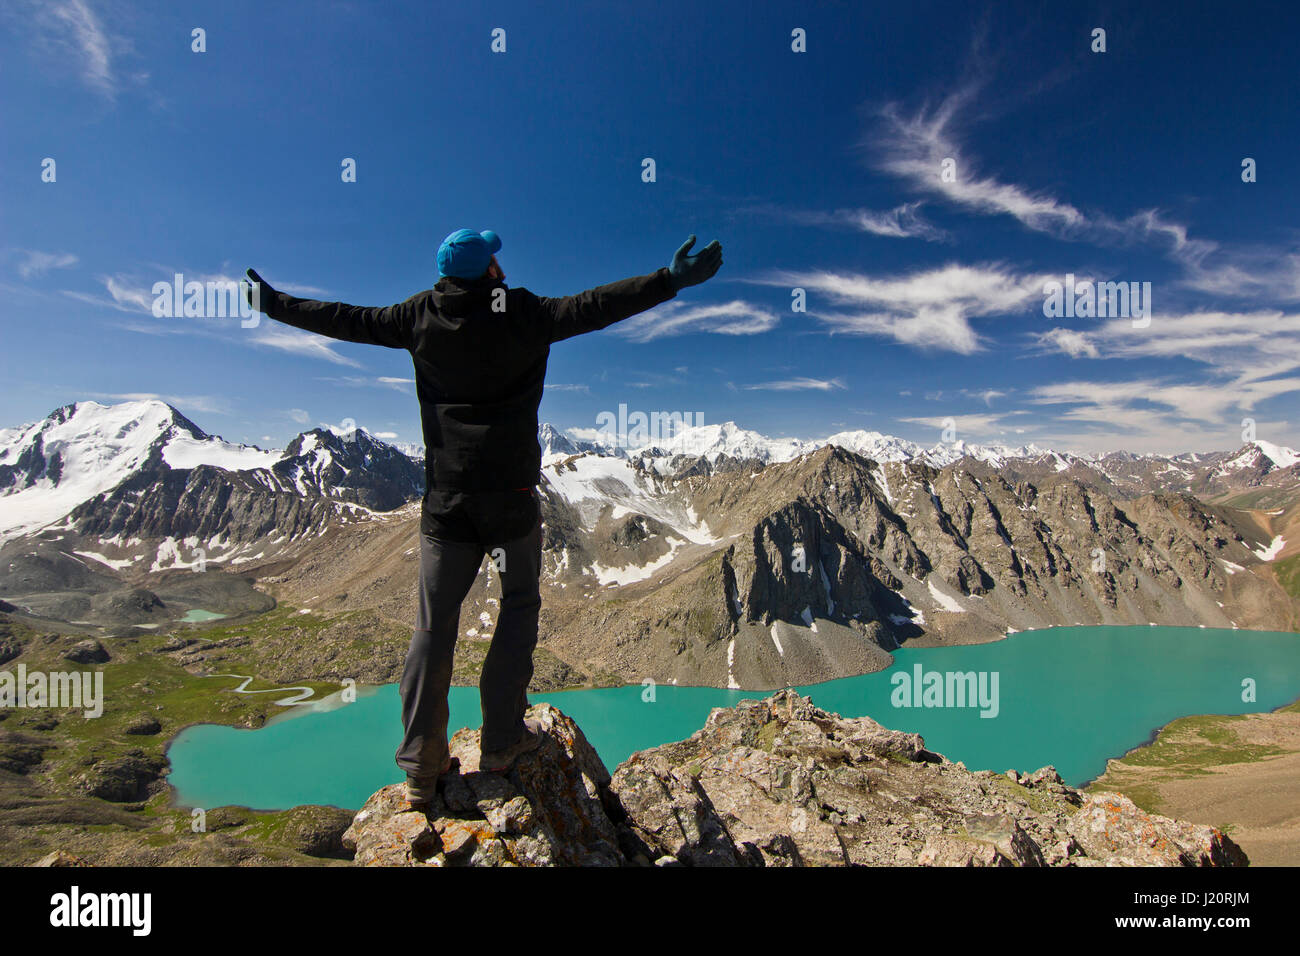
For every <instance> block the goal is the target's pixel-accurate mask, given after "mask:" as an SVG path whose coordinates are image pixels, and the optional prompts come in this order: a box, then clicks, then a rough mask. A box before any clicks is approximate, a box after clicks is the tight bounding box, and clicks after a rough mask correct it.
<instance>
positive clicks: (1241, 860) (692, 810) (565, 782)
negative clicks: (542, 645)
mask: <svg viewBox="0 0 1300 956" xmlns="http://www.w3.org/2000/svg"><path fill="white" fill-rule="evenodd" d="M530 715H531V716H533V717H535V718H536V719H538V720H539V721H540V722H541V724H542V726H543V727H544V728H545V731H546V737H545V739H544V741H543V744H542V746H541V747H540V748H539V749H538V750H536V751H534V752H532V753H529V754H525V755H524V756H522V757H521V758H519V760H518V761H517V762H516V763H515V764H514V765H513V766H512V767H511V768H510V769H509V770H508V771H506V772H497V773H485V772H480V771H479V769H478V765H477V755H478V734H477V732H476V731H468V730H463V731H461V732H460V733H458V734H457V735H456V736H455V738H454V739H453V741H452V753H453V754H455V755H456V756H458V758H459V759H460V761H461V768H460V770H459V772H457V773H455V774H452V775H448V776H447V777H444V778H443V779H442V781H440V783H439V793H438V795H437V796H436V797H435V798H434V800H433V802H432V803H431V804H430V805H429V806H428V807H427V808H425V809H422V810H414V809H411V808H410V807H409V805H407V804H406V802H405V799H404V795H403V793H404V790H403V785H401V784H394V785H392V786H389V787H385V788H383V789H382V790H380V791H378V792H377V793H375V794H374V795H373V796H372V797H371V798H370V799H369V800H368V801H366V804H365V806H364V807H362V809H361V810H360V811H359V812H358V813H357V815H356V817H355V818H354V819H353V821H352V824H351V826H350V827H349V828H348V830H347V832H346V833H345V834H344V837H343V845H344V847H345V848H346V849H347V850H349V851H350V852H352V854H353V862H354V863H356V864H359V865H368V866H440V867H441V866H556V865H583V866H626V865H640V866H660V867H663V866H747V867H748V866H896V865H912V866H963V867H965V866H1084V867H1086V866H1242V865H1246V864H1247V863H1248V860H1247V859H1246V855H1245V854H1244V853H1243V852H1242V851H1241V849H1240V848H1239V847H1238V846H1237V845H1236V844H1235V843H1233V841H1232V840H1231V838H1230V837H1228V836H1227V835H1226V834H1224V833H1222V832H1221V831H1219V830H1217V829H1215V828H1213V827H1208V826H1199V825H1195V824H1189V823H1185V822H1182V821H1178V820H1173V819H1170V818H1168V817H1161V816H1157V815H1154V814H1148V813H1145V812H1143V811H1141V810H1139V809H1138V808H1137V807H1135V806H1134V805H1133V803H1132V802H1131V801H1129V800H1128V799H1127V798H1125V797H1123V796H1120V795H1119V794H1114V793H1097V794H1089V793H1084V792H1081V791H1079V790H1075V789H1073V788H1071V787H1067V786H1065V785H1064V784H1063V783H1062V782H1061V780H1060V777H1059V776H1058V775H1057V774H1056V772H1055V770H1053V769H1052V768H1051V767H1044V768H1042V769H1041V770H1038V771H1036V772H1034V773H1031V774H1021V773H1018V772H1016V771H1015V770H1009V771H1007V773H1006V774H1005V775H999V774H996V773H993V772H990V771H983V772H978V773H972V772H971V771H968V770H967V769H966V768H965V767H964V766H962V765H961V764H959V763H958V764H954V763H950V762H949V761H947V760H946V759H944V758H943V757H942V756H941V755H939V754H935V753H932V752H930V751H928V750H926V749H925V743H924V741H923V740H922V739H921V738H920V737H919V736H917V735H916V734H904V733H899V732H897V731H892V730H888V729H886V728H884V727H882V726H880V725H879V724H877V723H876V722H875V721H873V720H871V719H870V718H865V717H864V718H857V719H853V720H846V719H844V718H842V717H840V716H838V715H836V714H831V713H827V712H826V711H823V710H821V709H819V708H817V707H815V706H814V705H813V703H812V702H811V701H810V700H809V699H807V698H805V697H800V696H799V695H798V694H795V693H794V692H793V691H781V692H779V693H777V694H774V695H772V696H771V697H768V698H767V699H765V700H748V701H742V702H741V703H739V704H738V705H737V706H736V707H733V708H718V709H715V710H714V711H713V712H712V713H711V714H710V715H709V718H708V721H707V722H706V724H705V726H704V728H703V729H701V730H700V731H698V732H697V733H695V734H694V735H693V736H692V737H690V738H689V739H688V740H684V741H680V742H677V743H672V744H665V745H663V746H660V747H655V748H653V749H651V750H646V751H641V752H639V753H636V754H633V755H632V756H631V757H630V758H629V759H628V760H627V761H625V762H624V763H623V764H621V765H620V766H619V767H617V768H616V769H615V770H614V772H613V773H612V774H611V773H610V772H609V771H608V770H607V769H606V768H605V766H604V765H603V764H602V763H601V761H600V758H599V757H598V756H597V755H596V752H595V751H594V750H593V749H592V747H591V745H590V744H589V743H588V742H587V740H586V738H585V736H584V735H583V734H582V731H581V730H580V729H579V728H578V726H577V725H576V724H575V723H574V722H573V721H572V720H570V719H569V718H568V717H566V716H565V715H564V714H563V713H561V712H560V711H558V710H556V709H555V708H554V707H551V706H550V705H546V704H543V705H538V706H536V707H533V708H531V710H530Z"/></svg>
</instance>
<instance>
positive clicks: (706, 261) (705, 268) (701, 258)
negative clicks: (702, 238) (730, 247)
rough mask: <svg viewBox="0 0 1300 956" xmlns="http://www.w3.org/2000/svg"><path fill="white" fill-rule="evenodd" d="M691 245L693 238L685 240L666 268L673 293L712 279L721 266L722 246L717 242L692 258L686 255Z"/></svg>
mask: <svg viewBox="0 0 1300 956" xmlns="http://www.w3.org/2000/svg"><path fill="white" fill-rule="evenodd" d="M693 245H695V236H691V237H690V238H689V239H687V240H686V242H685V243H684V244H683V245H682V247H681V248H680V249H678V250H677V252H675V253H674V254H673V261H672V264H671V265H669V266H668V278H669V280H670V281H671V282H672V284H673V289H674V290H675V291H681V290H682V289H685V288H686V287H687V286H692V285H699V284H700V283H701V282H705V281H707V280H709V279H711V278H713V274H714V273H715V272H717V271H718V269H719V268H720V267H721V266H722V245H721V244H720V243H719V242H718V240H716V239H714V240H713V241H712V242H710V243H709V244H708V245H707V246H705V247H704V248H703V249H701V250H700V251H699V252H698V253H696V254H695V255H693V256H691V255H687V253H688V252H690V249H691V246H693Z"/></svg>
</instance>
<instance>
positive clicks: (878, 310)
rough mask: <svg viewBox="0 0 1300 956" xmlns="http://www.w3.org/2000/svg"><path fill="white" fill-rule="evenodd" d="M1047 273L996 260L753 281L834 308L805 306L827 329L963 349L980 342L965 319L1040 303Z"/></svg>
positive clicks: (978, 346) (977, 347)
mask: <svg viewBox="0 0 1300 956" xmlns="http://www.w3.org/2000/svg"><path fill="white" fill-rule="evenodd" d="M1047 278H1048V277H1046V276H1028V275H1019V274H1016V273H1014V272H1012V271H1011V270H1010V269H1009V268H1007V267H1005V266H1001V265H982V266H965V265H955V264H954V265H947V266H943V267H940V268H937V269H929V270H925V271H921V272H914V273H910V274H907V275H903V276H897V277H895V276H889V277H875V276H865V275H857V274H850V273H837V272H829V271H818V272H782V273H776V274H774V275H772V276H770V277H767V278H765V279H760V280H758V281H760V282H761V283H763V284H766V285H777V286H790V287H799V288H803V289H806V290H808V291H809V292H810V293H813V294H817V295H820V296H822V297H824V298H825V299H826V300H827V301H828V302H829V303H830V304H831V305H832V306H836V307H839V308H838V310H828V309H822V308H820V306H814V307H812V308H810V309H809V312H808V314H809V315H810V316H812V317H813V318H815V319H816V320H817V321H819V322H821V323H822V324H823V325H825V326H826V327H827V328H828V329H829V330H830V331H831V332H837V333H842V334H846V335H870V336H876V337H879V338H885V339H892V340H893V341H895V342H899V343H901V344H904V345H912V346H916V347H919V348H932V349H939V350H943V351H950V352H957V353H959V354H962V355H969V354H972V353H974V352H978V351H980V350H981V349H982V348H983V347H984V344H983V341H982V339H981V337H980V336H979V334H978V333H977V332H976V331H975V329H974V327H973V326H972V325H971V319H973V318H977V317H982V316H989V315H1000V314H1001V315H1005V314H1012V313H1018V312H1023V311H1024V310H1025V309H1026V308H1027V307H1028V306H1029V305H1030V304H1031V303H1036V302H1041V300H1042V295H1043V291H1042V289H1043V283H1044V281H1046V279H1047Z"/></svg>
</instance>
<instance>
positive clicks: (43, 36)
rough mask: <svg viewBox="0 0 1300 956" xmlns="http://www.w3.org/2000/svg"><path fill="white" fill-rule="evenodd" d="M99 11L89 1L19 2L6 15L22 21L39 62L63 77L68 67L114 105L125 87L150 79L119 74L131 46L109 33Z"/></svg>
mask: <svg viewBox="0 0 1300 956" xmlns="http://www.w3.org/2000/svg"><path fill="white" fill-rule="evenodd" d="M97 6H98V5H97V4H92V3H90V2H89V0H17V2H15V3H13V5H12V6H10V7H9V8H8V9H7V11H6V13H7V15H8V19H10V20H12V21H21V23H22V26H23V29H24V32H25V34H26V35H27V36H28V37H29V40H30V43H31V47H32V51H33V54H34V56H35V58H36V59H37V60H38V62H40V63H41V64H42V65H43V66H47V65H50V64H57V65H58V67H59V69H60V70H61V71H63V70H66V68H67V67H69V66H71V68H72V72H73V73H74V74H75V75H76V76H77V78H78V79H79V80H80V81H81V82H82V83H83V84H84V85H85V86H86V87H88V88H89V89H90V90H92V91H93V92H95V93H96V94H98V95H100V96H102V97H103V98H104V99H105V100H107V101H109V102H112V101H114V100H116V99H117V96H118V93H119V92H120V91H121V89H122V88H123V87H124V86H125V85H127V84H131V83H137V84H138V83H143V82H144V81H145V80H147V78H148V77H147V74H140V73H129V72H127V73H124V72H123V70H122V68H121V66H120V60H121V59H122V57H123V55H125V54H126V53H128V52H129V51H130V48H131V44H130V41H129V40H128V39H127V38H125V37H123V36H121V35H120V34H118V33H116V32H114V31H113V30H111V29H110V28H109V27H108V25H107V24H106V23H105V21H104V18H103V16H102V15H101V13H100V12H99V10H97Z"/></svg>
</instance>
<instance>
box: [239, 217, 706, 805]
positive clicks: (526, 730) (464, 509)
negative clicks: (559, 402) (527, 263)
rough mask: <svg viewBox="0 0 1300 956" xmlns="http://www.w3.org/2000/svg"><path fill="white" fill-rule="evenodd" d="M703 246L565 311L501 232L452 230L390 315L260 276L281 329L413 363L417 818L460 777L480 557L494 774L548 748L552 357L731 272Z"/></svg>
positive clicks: (406, 744) (409, 665)
mask: <svg viewBox="0 0 1300 956" xmlns="http://www.w3.org/2000/svg"><path fill="white" fill-rule="evenodd" d="M694 244H695V237H694V236H691V237H690V238H689V239H688V240H687V241H686V243H685V244H684V245H682V247H681V248H680V249H678V250H677V252H676V253H675V254H674V255H673V258H672V262H671V264H670V265H669V266H667V267H666V268H661V269H658V270H656V271H655V272H652V273H650V274H648V275H643V276H637V277H635V278H631V279H623V280H621V281H618V282H612V283H610V284H609V285H602V286H597V287H596V288H594V289H588V290H587V291H586V292H580V293H578V294H577V295H573V296H567V297H565V298H556V299H552V298H546V297H545V296H537V295H534V294H533V293H531V292H529V291H528V290H527V289H511V288H509V287H508V286H506V284H505V273H504V272H503V271H502V269H501V266H500V264H499V263H498V262H497V259H496V253H497V252H498V251H499V250H500V249H501V240H500V238H498V236H497V235H496V234H495V233H494V232H491V231H484V232H482V233H478V232H474V231H473V230H470V229H460V230H457V231H456V232H453V233H452V234H451V235H449V236H448V237H447V238H446V239H445V240H443V243H442V245H441V246H440V247H439V249H438V271H439V276H440V278H439V279H438V282H437V284H436V285H435V286H434V287H433V288H432V289H429V290H426V291H424V292H418V293H416V294H415V295H413V296H411V298H409V299H407V300H406V301H405V302H401V303H398V304H397V305H392V306H388V307H386V308H362V307H359V306H354V305H344V304H343V303H341V302H319V301H316V300H313V299H299V298H295V297H294V296H291V295H287V294H285V293H283V292H277V291H276V290H275V289H273V288H272V287H271V286H270V285H268V284H267V283H266V281H265V280H263V279H262V277H261V276H259V275H258V274H257V273H256V272H254V271H253V270H252V269H249V270H248V279H249V282H250V285H248V286H247V287H246V294H247V295H248V297H249V300H250V302H251V303H252V304H253V306H254V308H257V309H260V310H261V311H263V312H265V313H266V314H267V315H268V316H270V317H271V318H272V319H275V320H277V321H279V322H284V323H286V324H288V325H292V326H295V327H296V328H299V329H305V330H306V331H309V332H316V333H318V334H320V335H327V336H329V337H330V338H334V339H341V340H343V341H345V342H360V343H364V344H367V345H384V346H387V347H389V348H396V349H406V350H407V351H409V352H410V353H411V357H412V359H413V361H414V364H415V390H416V395H417V397H418V398H419V402H420V420H421V426H422V430H423V432H424V447H425V481H426V484H427V490H426V491H425V496H424V506H423V508H422V509H421V521H420V586H419V611H418V614H417V617H416V623H415V634H414V636H413V638H412V639H411V647H410V650H409V651H408V652H407V655H406V667H405V670H404V671H403V674H402V683H401V692H402V722H403V725H404V726H405V735H404V737H403V738H402V744H401V746H400V747H399V748H398V750H397V765H398V766H399V767H401V768H402V769H403V770H405V771H406V785H407V795H408V799H409V800H410V802H411V804H412V805H416V806H418V805H420V804H425V803H428V802H429V800H430V799H431V798H432V797H433V794H434V789H435V786H436V784H437V781H438V778H439V777H440V776H441V775H443V774H445V773H448V772H450V771H451V770H453V769H454V762H453V760H452V757H451V755H450V752H449V750H448V744H447V720H448V709H447V692H448V689H449V688H450V686H451V676H452V654H453V651H454V650H455V647H456V637H457V633H458V630H459V624H460V606H461V602H462V601H463V600H464V599H465V595H466V594H468V593H469V589H470V586H471V585H472V584H473V583H474V579H475V577H476V576H477V574H478V572H479V568H480V566H481V564H482V562H483V557H484V554H487V555H488V556H489V559H490V560H491V561H492V562H493V566H494V568H496V570H497V571H498V572H499V573H500V577H501V612H500V615H499V616H498V618H497V627H496V632H495V633H494V634H493V636H492V642H491V645H490V647H489V649H488V653H487V657H486V658H485V659H484V662H483V672H482V675H481V677H480V679H479V696H480V699H481V704H482V708H483V732H482V752H481V755H480V761H479V767H480V769H482V770H502V769H505V768H506V767H508V766H509V765H510V764H511V763H512V762H513V761H514V759H515V758H516V757H518V756H519V755H520V754H522V753H525V752H527V751H529V750H532V749H534V748H535V747H537V746H538V744H539V743H540V742H541V737H540V734H539V732H538V728H536V727H532V726H529V725H528V723H527V722H526V721H525V720H524V711H525V710H526V709H527V707H528V698H527V689H528V682H529V680H530V679H531V678H532V674H533V649H534V647H536V645H537V614H538V609H539V608H540V607H541V594H540V588H539V578H540V574H541V513H540V509H539V505H538V500H537V493H536V491H535V489H534V486H535V485H536V484H537V482H538V481H539V479H540V475H541V448H540V447H539V445H538V442H537V409H538V406H539V405H540V404H541V400H542V388H543V382H544V380H545V377H546V361H547V358H548V356H549V354H550V349H551V345H552V344H553V343H555V342H559V341H561V340H563V339H567V338H572V337H573V336H575V335H579V334H581V333H583V332H592V331H595V330H597V329H603V328H605V327H606V326H608V325H612V324H613V323H615V322H618V321H620V320H622V319H626V318H628V317H630V316H633V315H636V314H638V313H640V312H644V311H646V310H647V309H650V308H653V307H654V306H656V305H659V304H660V303H661V302H665V301H667V300H668V299H671V298H673V297H674V296H675V295H676V294H677V293H678V291H680V290H681V289H684V288H686V287H687V286H692V285H698V284H699V283H701V282H704V281H706V280H707V279H709V278H710V277H712V276H713V274H714V273H716V272H717V271H718V268H719V267H720V266H721V265H722V246H721V245H719V243H718V242H717V240H714V241H713V242H711V243H709V244H708V245H707V246H705V247H704V248H703V249H701V250H700V251H699V252H698V253H697V254H695V255H690V254H689V251H690V249H691V247H692V246H693V245H694Z"/></svg>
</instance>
